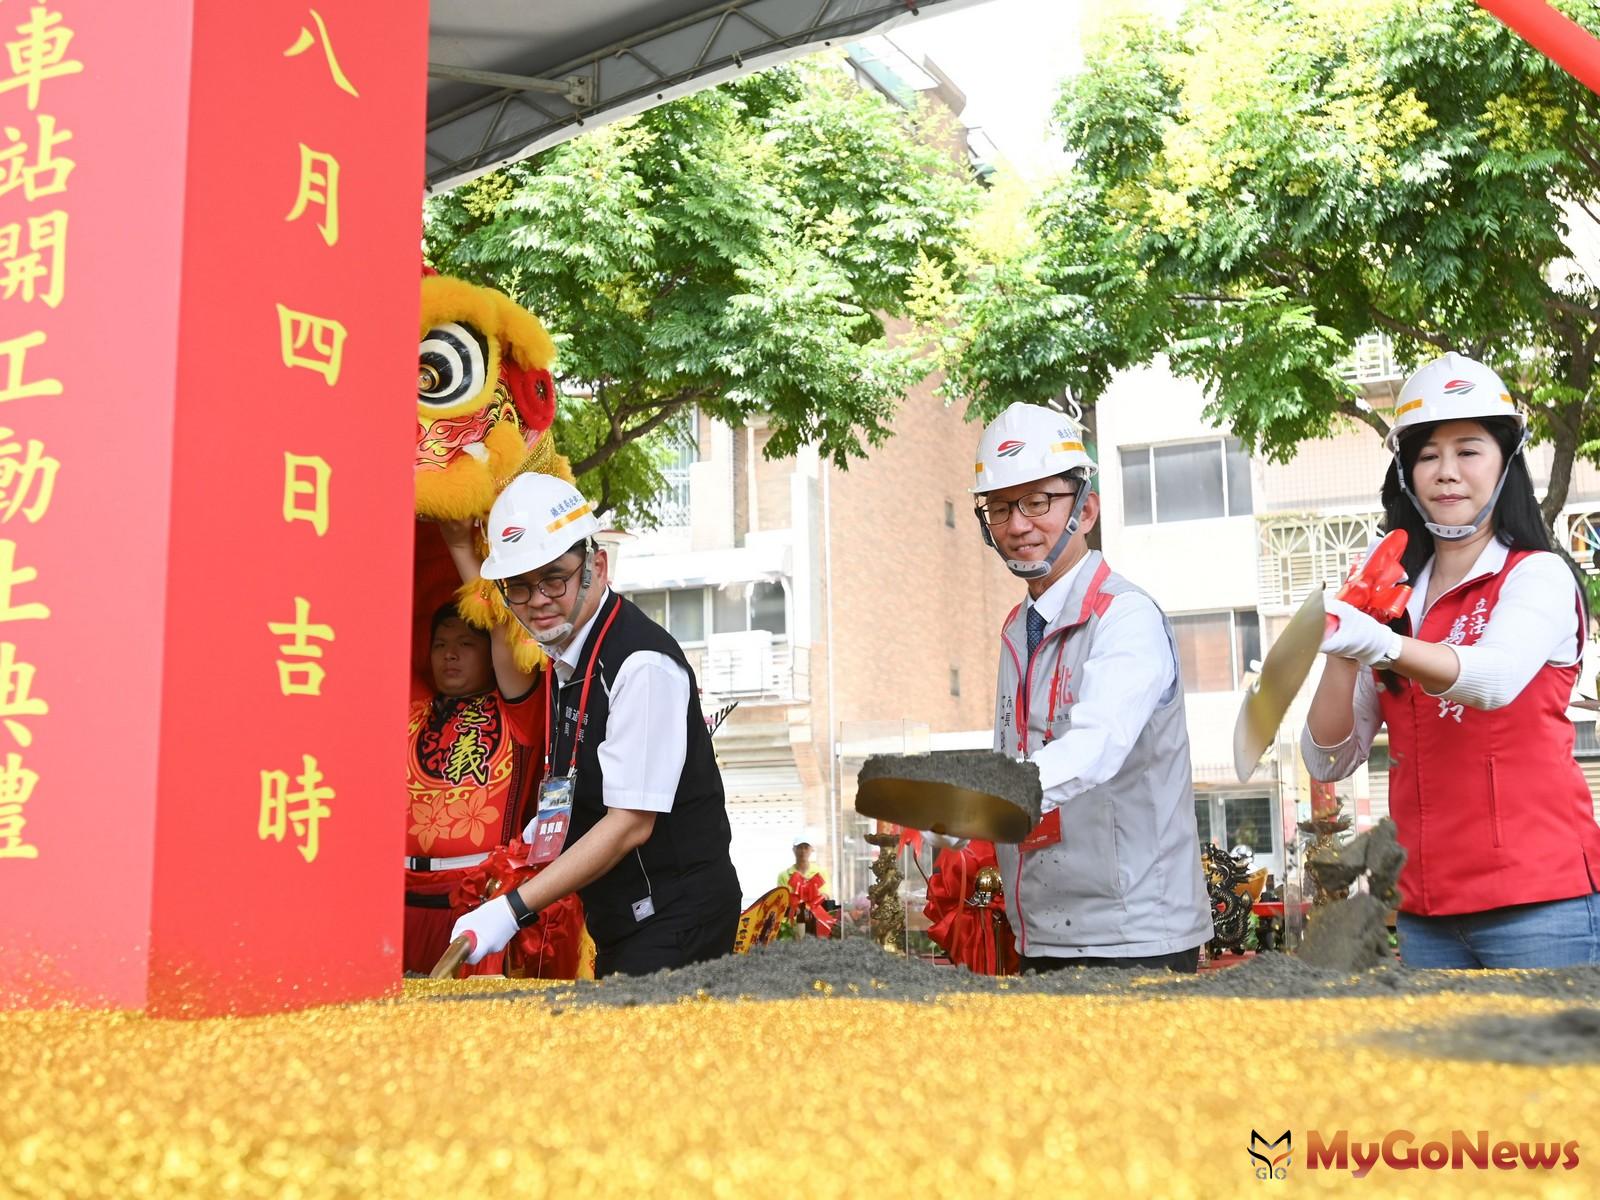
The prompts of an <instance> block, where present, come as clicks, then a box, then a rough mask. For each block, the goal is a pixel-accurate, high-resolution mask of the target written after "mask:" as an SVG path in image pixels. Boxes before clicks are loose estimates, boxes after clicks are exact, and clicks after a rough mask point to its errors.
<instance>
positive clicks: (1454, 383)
mask: <svg viewBox="0 0 1600 1200" xmlns="http://www.w3.org/2000/svg"><path fill="white" fill-rule="evenodd" d="M1477 386H1478V385H1477V384H1475V383H1473V382H1472V380H1470V379H1452V380H1451V381H1450V382H1449V383H1447V384H1445V385H1444V394H1445V395H1446V396H1465V395H1466V394H1467V393H1468V392H1470V391H1471V390H1472V389H1473V388H1475V387H1477Z"/></svg>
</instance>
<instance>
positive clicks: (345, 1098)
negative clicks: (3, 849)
mask: <svg viewBox="0 0 1600 1200" xmlns="http://www.w3.org/2000/svg"><path fill="white" fill-rule="evenodd" d="M513 989H515V990H518V991H521V992H523V993H524V994H523V995H520V996H507V997H504V998H501V999H494V1000H487V1001H478V1002H466V1003H439V1002H438V999H440V998H442V997H446V996H453V995H455V994H458V993H459V994H461V995H467V994H473V995H483V994H484V993H485V992H492V991H496V990H507V991H511V990H513ZM527 989H528V983H527V981H521V980H517V981H509V980H508V981H485V980H482V979H474V980H468V981H461V982H447V983H429V982H407V984H406V991H405V996H404V998H403V999H401V1000H398V1001H391V1002H374V1003H370V1004H362V1005H353V1006H349V1007H343V1008H324V1009H317V1010H313V1011H309V1012H303V1013H295V1014H288V1015H283V1016H274V1017H256V1018H241V1019H228V1020H210V1021H198V1022H179V1021H158V1020H151V1019H148V1018H145V1017H142V1016H132V1015H124V1014H83V1013H61V1012H56V1013H32V1014H17V1013H12V1014H3V1015H0V1046H3V1047H4V1048H3V1050H0V1114H3V1115H0V1194H4V1195H16V1196H28V1197H35V1196H40V1197H43V1196H49V1197H57V1196H61V1197H91V1196H115V1197H128V1196H230V1195H239V1196H278V1197H322V1196H361V1197H377V1196H382V1197H410V1196H418V1197H421V1196H440V1197H444V1196H458V1195H459V1196H505V1197H518V1198H521V1197H539V1196H564V1197H583V1196H592V1195H602V1194H604V1195H638V1196H646V1195H648V1196H651V1197H660V1198H665V1197H675V1196H685V1197H689V1196H693V1197H701V1196H708V1195H709V1196H726V1197H745V1196H750V1197H765V1196H772V1197H784V1198H786V1200H792V1198H793V1197H794V1196H795V1195H796V1194H797V1191H798V1192H801V1193H803V1194H804V1195H805V1196H806V1197H813V1198H815V1200H826V1198H829V1197H833V1196H862V1197H866V1196H872V1197H897V1196H911V1195H917V1196H929V1197H934V1196H962V1197H971V1196H978V1197H984V1198H989V1197H994V1196H1005V1195H1026V1196H1063V1195H1083V1194H1094V1195H1099V1194H1104V1195H1106V1196H1115V1197H1122V1196H1171V1197H1184V1196H1196V1197H1199V1196H1205V1197H1230V1196H1243V1195H1251V1196H1261V1195H1272V1194H1275V1193H1274V1192H1273V1191H1272V1190H1270V1189H1271V1188H1277V1189H1281V1190H1282V1191H1284V1192H1289V1191H1295V1192H1301V1193H1305V1192H1309V1191H1327V1190H1336V1191H1339V1192H1347V1193H1349V1194H1352V1195H1369V1196H1380V1195H1381V1196H1390V1195H1413V1194H1415V1195H1429V1196H1435V1195H1477V1196H1485V1197H1502V1196H1509V1195H1538V1196H1545V1197H1565V1196H1571V1197H1579V1196H1582V1197H1590V1196H1593V1195H1596V1194H1597V1193H1600V1101H1597V1100H1596V1097H1597V1096H1600V1065H1596V1064H1594V1063H1592V1062H1591V1063H1589V1064H1586V1065H1567V1066H1555V1067H1550V1066H1539V1067H1533V1066H1510V1065H1502V1064H1494V1063H1482V1062H1459V1061H1450V1060H1440V1059H1432V1058H1424V1057H1421V1056H1418V1055H1412V1054H1409V1053H1406V1052H1402V1051H1396V1050H1395V1049H1392V1048H1390V1047H1388V1046H1386V1045H1381V1044H1377V1043H1376V1042H1373V1041H1370V1040H1367V1039H1368V1038H1369V1036H1370V1035H1372V1034H1376V1033H1380V1032H1383V1031H1404V1030H1407V1029H1411V1028H1416V1027H1424V1028H1429V1029H1437V1028H1442V1027H1445V1026H1447V1025H1449V1024H1451V1023H1453V1022H1456V1021H1459V1020H1462V1019H1464V1018H1469V1017H1473V1016H1481V1015H1485V1014H1496V1013H1498V1014H1511V1015H1523V1016H1532V1015H1535V1014H1543V1013H1552V1012H1556V1011H1559V1010H1560V1009H1562V1008H1564V1007H1570V1005H1563V1004H1562V1003H1560V1002H1557V1001H1551V1000H1538V999H1526V998H1519V997H1513V996H1483V995H1471V996H1468V995H1428V996H1414V997H1401V998H1373V997H1369V998H1359V999H1325V1000H1261V1001H1252V1000H1242V999H1227V998H1192V997H1185V998H1178V999H1167V998H1158V997H1157V996H1156V995H1154V994H1153V992H1150V991H1147V992H1146V996H1145V997H1140V996H1128V995H1122V996H1027V995H1016V994H1009V995H999V996H997V995H988V996H983V995H974V996H959V997H957V996H952V997H948V998H946V999H943V1000H940V1001H938V1002H936V1003H933V1004H918V1003H905V1002H899V1001H885V1000H854V999H845V998H841V997H839V996H838V994H837V992H836V993H835V995H834V996H833V997H832V998H828V999H822V998H818V999H811V1000H790V1001H772V1002H762V1003H755V1002H737V1003H733V1002H725V1001H708V1000H695V999H686V1000H681V1001H679V1002H678V1003H675V1004H669V1005H662V1006H641V1007H634V1008H615V1007H607V1006H594V1007H569V1006H566V1005H563V1004H562V1003H561V1002H560V1001H559V1000H557V999H556V998H555V997H547V996H544V995H538V994H527ZM1156 990H1160V989H1156ZM547 1001H548V1002H547ZM1286 1128H1287V1129H1289V1130H1291V1131H1292V1132H1293V1135H1294V1154H1293V1159H1292V1162H1291V1164H1290V1165H1289V1167H1288V1168H1287V1172H1286V1174H1287V1178H1286V1179H1285V1180H1284V1181H1282V1182H1279V1183H1274V1184H1271V1185H1268V1184H1266V1183H1259V1182H1257V1180H1256V1179H1255V1177H1254V1175H1253V1173H1252V1168H1253V1166H1254V1164H1253V1163H1252V1162H1251V1161H1250V1159H1249V1158H1248V1154H1247V1149H1248V1146H1249V1143H1250V1132H1251V1130H1252V1129H1256V1130H1259V1131H1260V1132H1262V1133H1264V1134H1266V1135H1267V1136H1268V1137H1269V1138H1274V1139H1275V1138H1276V1137H1277V1136H1278V1135H1279V1134H1280V1133H1281V1132H1282V1131H1283V1130H1284V1129H1286ZM1312 1128H1315V1129H1318V1130H1319V1131H1321V1132H1322V1133H1323V1134H1324V1136H1331V1135H1332V1134H1333V1133H1334V1132H1335V1131H1337V1130H1339V1129H1346V1130H1348V1131H1349V1133H1350V1136H1351V1137H1352V1139H1362V1140H1370V1139H1377V1138H1381V1137H1382V1136H1383V1135H1384V1134H1385V1133H1387V1132H1388V1131H1389V1130H1391V1129H1397V1128H1404V1129H1410V1130H1412V1131H1414V1132H1415V1133H1416V1134H1417V1135H1418V1144H1419V1145H1420V1143H1421V1142H1423V1141H1426V1140H1428V1139H1430V1138H1434V1137H1440V1138H1443V1139H1445V1140H1448V1138H1449V1135H1450V1132H1451V1131H1452V1130H1454V1129H1462V1130H1465V1131H1467V1132H1468V1134H1469V1135H1470V1134H1473V1133H1475V1131H1477V1130H1479V1129H1485V1130H1488V1132H1489V1136H1490V1140H1491V1141H1494V1140H1500V1139H1507V1140H1510V1141H1522V1140H1529V1141H1534V1140H1543V1141H1551V1140H1561V1141H1567V1140H1576V1141H1577V1142H1578V1143H1579V1159H1580V1161H1579V1165H1578V1166H1577V1167H1576V1169H1573V1170H1570V1171H1564V1170H1559V1169H1558V1170H1555V1171H1526V1170H1516V1171H1502V1170H1495V1169H1493V1168H1490V1169H1488V1170H1483V1171H1480V1170H1477V1169H1475V1168H1470V1167H1469V1168H1468V1169H1466V1170H1462V1171H1452V1170H1448V1169H1446V1170H1442V1171H1424V1170H1414V1171H1408V1172H1396V1171H1393V1170H1391V1169H1389V1168H1387V1167H1384V1166H1382V1165H1380V1166H1378V1167H1376V1168H1375V1169H1374V1171H1373V1173H1372V1175H1371V1176H1369V1177H1367V1178H1365V1179H1356V1178H1352V1177H1351V1176H1350V1175H1349V1174H1348V1173H1343V1174H1340V1173H1336V1172H1333V1171H1328V1170H1314V1171H1312V1170H1307V1169H1306V1167H1305V1134H1306V1131H1307V1130H1308V1129H1312ZM1258 1188H1269V1190H1267V1191H1257V1190H1254V1189H1258Z"/></svg>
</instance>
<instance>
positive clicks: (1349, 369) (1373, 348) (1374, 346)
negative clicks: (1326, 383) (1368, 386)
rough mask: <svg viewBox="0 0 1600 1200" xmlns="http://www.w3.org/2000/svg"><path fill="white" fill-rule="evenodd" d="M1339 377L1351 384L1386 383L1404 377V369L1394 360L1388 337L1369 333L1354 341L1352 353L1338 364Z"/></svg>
mask: <svg viewBox="0 0 1600 1200" xmlns="http://www.w3.org/2000/svg"><path fill="white" fill-rule="evenodd" d="M1339 375H1340V376H1341V377H1342V378H1344V379H1348V380H1349V381H1350V382H1351V383H1387V382H1389V381H1391V380H1396V379H1400V378H1401V377H1402V376H1404V375H1405V369H1404V368H1403V367H1401V366H1400V364H1398V363H1397V362H1395V360H1394V343H1393V342H1391V341H1390V340H1389V335H1388V334H1386V333H1369V334H1365V335H1363V336H1362V337H1358V338H1357V339H1356V344H1355V351H1354V353H1352V354H1351V356H1350V357H1349V358H1347V359H1345V360H1344V361H1343V362H1342V363H1340V364H1339Z"/></svg>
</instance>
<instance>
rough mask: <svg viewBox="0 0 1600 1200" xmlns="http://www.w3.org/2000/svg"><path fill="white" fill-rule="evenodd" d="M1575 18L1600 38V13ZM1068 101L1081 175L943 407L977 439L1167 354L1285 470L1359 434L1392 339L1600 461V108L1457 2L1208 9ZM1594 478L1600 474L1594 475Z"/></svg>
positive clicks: (1067, 186)
mask: <svg viewBox="0 0 1600 1200" xmlns="http://www.w3.org/2000/svg"><path fill="white" fill-rule="evenodd" d="M1561 7H1563V8H1565V9H1566V10H1567V11H1568V12H1569V13H1571V14H1572V15H1574V16H1575V17H1576V18H1577V19H1578V20H1579V21H1580V23H1582V24H1584V25H1585V26H1587V27H1588V28H1591V29H1600V4H1596V3H1595V0H1571V2H1568V3H1564V4H1562V5H1561ZM1085 57H1086V61H1087V63H1088V64H1089V67H1088V69H1087V70H1086V71H1085V72H1084V73H1083V74H1082V75H1080V76H1078V77H1076V78H1074V79H1071V80H1069V81H1068V82H1067V83H1066V84H1065V85H1064V86H1063V90H1062V94H1061V98H1060V101H1059V104H1058V108H1057V112H1056V117H1057V121H1058V124H1059V127H1060V130H1061V132H1062V134H1063V138H1064V140H1065V143H1066V146H1067V150H1068V156H1069V160H1070V163H1071V166H1070V169H1069V170H1068V172H1067V174H1066V175H1065V177H1064V178H1063V180H1062V181H1061V182H1060V184H1059V185H1058V186H1056V187H1055V189H1054V190H1053V191H1052V192H1051V193H1049V194H1048V195H1047V196H1045V197H1044V198H1043V200H1042V201H1041V203H1040V204H1039V205H1038V206H1037V209H1036V211H1035V214H1034V222H1035V228H1036V231H1037V237H1036V239H1035V240H1034V242H1033V244H1032V245H1030V246H1028V247H1026V248H1025V249H1024V250H1023V251H1022V252H1020V253H1018V254H1016V255H1013V256H1010V257H1007V258H1004V259H999V260H996V261H994V262H991V263H989V264H986V265H984V266H983V267H981V268H980V269H979V270H977V271H976V272H974V273H973V276H972V279H973V286H972V287H971V288H970V289H969V290H968V292H967V293H966V295H965V297H964V316H963V319H962V322H961V325H960V328H959V329H958V330H957V332H956V334H955V335H954V336H953V337H952V338H950V339H948V340H947V343H946V346H945V356H946V358H947V359H948V371H949V378H948V380H947V385H946V386H947V388H948V389H949V390H950V391H951V392H953V393H954V394H957V395H961V396H963V397H965V398H966V399H968V400H969V402H970V403H971V406H972V407H973V409H974V411H975V412H976V413H977V414H979V415H984V414H988V413H990V412H993V411H996V410H998V409H999V408H1001V407H1003V406H1004V405H1005V404H1008V403H1010V402H1011V401H1013V400H1017V399H1037V398H1038V397H1039V396H1041V395H1047V394H1049V393H1051V392H1053V391H1057V390H1059V389H1060V388H1062V387H1072V388H1073V389H1075V390H1076V392H1077V393H1078V394H1079V396H1080V397H1081V398H1083V399H1085V400H1088V401H1091V402H1092V401H1093V400H1094V399H1095V398H1096V397H1097V396H1098V394H1099V393H1100V391H1101V390H1102V389H1103V388H1104V386H1105V384H1106V381H1107V380H1108V378H1109V377H1110V375H1111V373H1112V372H1114V371H1116V370H1118V369H1120V368H1123V367H1127V366H1130V365H1134V364H1138V363H1143V362H1147V361H1149V360H1150V359H1151V358H1152V357H1154V356H1155V355H1157V354H1166V355H1167V356H1168V357H1169V359H1170V361H1171V364H1172V367H1173V369H1174V370H1175V371H1176V372H1177V373H1178V374H1180V375H1183V376H1187V377H1189V378H1193V379H1196V380H1199V381H1200V382H1202V383H1203V384H1204V385H1205V386H1206V388H1207V393H1208V396H1209V398H1210V413H1211V415H1212V416H1213V418H1215V419H1218V420H1219V421H1221V422H1224V423H1226V424H1228V425H1230V426H1231V427H1232V428H1233V429H1234V431H1235V432H1236V433H1237V434H1238V435H1239V436H1240V437H1241V438H1243V439H1244V440H1246V441H1247V442H1248V443H1250V444H1251V445H1252V446H1254V447H1256V448H1258V449H1260V450H1261V451H1263V452H1264V453H1266V454H1268V455H1270V456H1271V457H1273V458H1276V459H1279V460H1282V459H1286V458H1288V457H1290V456H1291V455H1292V454H1293V453H1294V451H1295V448H1296V446H1298V445H1299V443H1300V442H1302V441H1303V440H1305V439H1307V438H1314V437H1321V436H1326V435H1327V434H1328V433H1329V432H1330V431H1331V429H1332V427H1333V425H1334V423H1335V422H1336V421H1338V420H1339V419H1341V418H1350V419H1354V420H1359V421H1363V422H1365V423H1366V424H1368V425H1371V426H1372V427H1373V428H1374V429H1376V430H1380V431H1381V430H1383V429H1385V428H1386V427H1387V425H1386V422H1385V420H1384V419H1383V417H1382V415H1381V414H1379V413H1376V412H1373V411H1372V410H1371V409H1370V408H1369V407H1367V405H1366V404H1365V403H1364V402H1363V401H1362V400H1361V398H1360V395H1359V393H1358V392H1357V391H1356V390H1355V389H1354V388H1353V387H1352V386H1351V385H1350V384H1348V383H1346V382H1345V381H1344V380H1343V379H1341V378H1340V376H1339V373H1338V369H1337V364H1338V363H1339V362H1340V360H1341V359H1343V358H1344V357H1346V356H1347V355H1348V354H1349V353H1350V351H1351V349H1352V347H1353V344H1354V342H1355V340H1356V339H1357V338H1358V337H1360V336H1361V335H1363V334H1366V333H1370V332H1374V331H1381V332H1384V333H1387V334H1388V335H1389V336H1390V337H1391V338H1392V339H1393V340H1394V344H1395V348H1396V354H1397V357H1398V358H1399V359H1400V360H1401V361H1403V362H1411V363H1419V362H1422V361H1425V360H1426V359H1428V358H1431V357H1433V356H1435V355H1437V354H1439V353H1441V352H1443V351H1445V350H1459V351H1461V352H1464V353H1467V354H1471V355H1473V356H1475V357H1478V358H1482V359H1485V360H1486V361H1488V362H1490V363H1492V364H1493V365H1494V366H1496V367H1497V368H1498V369H1499V370H1500V371H1501V373H1502V374H1503V375H1504V377H1505V378H1506V379H1507V381H1508V383H1510V385H1511V387H1512V389H1513V391H1515V392H1516V393H1517V395H1518V398H1519V399H1520V400H1522V401H1523V402H1524V403H1526V404H1527V405H1528V407H1529V409H1530V411H1531V412H1532V414H1533V418H1534V428H1535V431H1536V433H1537V434H1538V435H1539V436H1541V437H1543V438H1547V439H1549V440H1550V441H1551V442H1552V443H1553V445H1554V448H1555V466H1554V471H1553V476H1552V479H1551V486H1550V493H1549V499H1548V500H1547V502H1546V515H1547V516H1548V517H1552V518H1553V516H1554V514H1555V512H1556V511H1558V510H1559V508H1560V506H1561V505H1562V503H1564V501H1565V498H1566V493H1567V488H1568V484H1569V481H1570V476H1571V468H1572V463H1573V459H1574V456H1575V454H1576V453H1578V452H1580V450H1584V449H1586V448H1585V446H1584V443H1586V442H1588V441H1590V440H1592V439H1595V438H1596V437H1597V436H1600V414H1597V411H1596V404H1595V388H1594V373H1595V362H1596V355H1597V353H1600V287H1597V283H1596V279H1595V277H1594V276H1593V275H1592V274H1590V273H1589V270H1592V269H1593V262H1594V259H1593V254H1594V248H1593V247H1594V244H1595V242H1594V241H1591V242H1590V250H1589V254H1590V259H1589V263H1590V268H1589V270H1586V269H1585V268H1584V267H1583V266H1581V265H1580V264H1579V262H1577V261H1574V258H1573V256H1572V252H1571V250H1570V249H1569V246H1571V245H1574V244H1576V243H1577V241H1581V240H1583V239H1584V238H1590V239H1593V238H1594V236H1595V231H1596V229H1597V227H1600V226H1597V221H1600V206H1597V204H1596V191H1597V183H1600V100H1597V98H1596V96H1595V95H1594V94H1593V93H1591V92H1589V91H1588V90H1586V89H1585V88H1584V87H1582V86H1581V85H1580V84H1578V83H1577V82H1575V81H1574V80H1573V79H1571V78H1570V77H1569V76H1567V75H1566V74H1565V73H1564V72H1562V71H1561V70H1560V69H1559V68H1557V67H1556V66H1555V65H1554V64H1552V63H1550V62H1549V61H1548V60H1547V59H1545V58H1544V57H1543V56H1541V55H1540V54H1538V53H1537V52H1536V51H1534V50H1533V49H1531V48H1530V47H1529V46H1527V45H1526V44H1525V43H1524V42H1523V41H1521V39H1519V38H1518V37H1517V36H1516V35H1515V34H1513V33H1512V32H1510V31H1509V30H1507V29H1506V28H1505V27H1504V26H1502V25H1501V24H1499V23H1498V22H1497V21H1495V20H1494V19H1493V18H1491V17H1489V16H1487V15H1486V14H1484V13H1483V12H1482V11H1480V10H1479V9H1477V8H1476V7H1474V6H1473V5H1470V4H1465V3H1459V2H1457V0H1345V2H1343V3H1340V4H1327V3H1323V2H1320V0H1207V2H1205V3H1192V4H1191V5H1190V6H1189V7H1188V9H1187V10H1186V11H1185V12H1184V13H1183V15H1182V16H1181V17H1180V18H1179V19H1178V20H1177V22H1176V23H1175V24H1166V23H1162V22H1160V21H1157V20H1155V19H1152V18H1148V17H1144V18H1141V17H1134V18H1123V19H1119V20H1117V21H1116V22H1114V23H1111V24H1109V25H1108V26H1107V27H1106V28H1105V29H1103V30H1102V32H1101V34H1100V36H1099V37H1098V39H1097V41H1096V43H1095V44H1094V45H1092V46H1091V47H1089V49H1088V51H1087V53H1086V56H1085ZM1591 452H1592V451H1591Z"/></svg>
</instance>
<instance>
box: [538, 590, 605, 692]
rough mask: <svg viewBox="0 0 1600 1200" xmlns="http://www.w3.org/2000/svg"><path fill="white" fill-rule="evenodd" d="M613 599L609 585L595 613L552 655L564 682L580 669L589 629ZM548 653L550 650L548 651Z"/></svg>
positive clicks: (568, 680)
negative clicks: (579, 663) (579, 662)
mask: <svg viewBox="0 0 1600 1200" xmlns="http://www.w3.org/2000/svg"><path fill="white" fill-rule="evenodd" d="M610 599H611V588H610V586H609V585H608V586H607V587H606V588H605V590H604V591H602V592H601V593H600V603H599V604H598V605H596V607H595V610H594V615H593V616H591V617H590V618H589V619H588V620H587V621H585V622H584V623H583V625H582V626H581V627H579V629H578V632H577V633H575V634H573V635H572V640H571V641H570V642H568V643H567V644H566V645H565V646H563V647H561V649H560V650H558V651H556V652H555V653H554V654H551V655H550V659H551V661H552V662H553V663H554V664H555V668H556V678H557V679H559V680H561V682H562V683H570V682H571V681H572V676H573V674H574V672H576V671H577V669H578V660H579V659H581V658H582V657H583V647H584V645H585V643H587V642H588V640H589V631H590V630H591V629H593V628H594V623H595V622H596V621H598V620H599V619H600V614H601V613H603V612H605V610H606V604H607V603H608V602H609V601H610ZM547 653H548V651H547Z"/></svg>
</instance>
